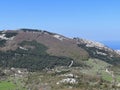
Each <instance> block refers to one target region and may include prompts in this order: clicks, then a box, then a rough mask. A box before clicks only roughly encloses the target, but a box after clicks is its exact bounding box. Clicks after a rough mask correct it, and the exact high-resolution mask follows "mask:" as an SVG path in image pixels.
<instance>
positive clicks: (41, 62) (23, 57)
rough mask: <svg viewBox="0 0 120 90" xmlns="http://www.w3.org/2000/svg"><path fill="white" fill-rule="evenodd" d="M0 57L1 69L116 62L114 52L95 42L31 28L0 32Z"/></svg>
mask: <svg viewBox="0 0 120 90" xmlns="http://www.w3.org/2000/svg"><path fill="white" fill-rule="evenodd" d="M0 54H1V60H0V61H1V66H4V67H21V68H28V69H30V70H31V69H34V70H36V69H37V70H41V69H45V68H52V67H55V66H58V65H60V66H69V64H70V63H71V61H73V66H83V65H82V64H83V63H82V61H84V60H88V59H89V58H97V59H99V60H102V61H105V62H107V63H110V64H113V65H116V64H119V63H120V62H119V59H120V56H119V54H118V53H116V52H115V51H114V50H112V49H110V48H108V47H107V46H105V45H103V44H100V43H98V42H93V41H89V40H85V39H79V38H74V39H71V38H67V37H65V36H62V35H59V34H56V33H51V32H48V31H42V30H34V29H20V30H6V31H1V32H0Z"/></svg>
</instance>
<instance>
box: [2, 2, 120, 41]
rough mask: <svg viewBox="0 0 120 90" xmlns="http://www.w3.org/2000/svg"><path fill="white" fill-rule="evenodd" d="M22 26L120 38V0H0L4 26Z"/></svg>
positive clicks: (70, 35) (62, 32)
mask: <svg viewBox="0 0 120 90" xmlns="http://www.w3.org/2000/svg"><path fill="white" fill-rule="evenodd" d="M18 28H37V29H45V30H48V31H52V32H56V33H60V34H63V35H65V36H69V37H74V36H75V37H83V38H87V39H91V40H97V41H120V38H119V36H120V35H119V34H120V0H0V30H3V29H18Z"/></svg>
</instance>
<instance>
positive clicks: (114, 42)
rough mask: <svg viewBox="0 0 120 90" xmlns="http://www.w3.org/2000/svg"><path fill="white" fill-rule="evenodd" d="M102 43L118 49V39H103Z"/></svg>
mask: <svg viewBox="0 0 120 90" xmlns="http://www.w3.org/2000/svg"><path fill="white" fill-rule="evenodd" d="M102 43H103V44H105V45H106V46H108V47H110V48H112V49H115V50H120V41H103V42H102Z"/></svg>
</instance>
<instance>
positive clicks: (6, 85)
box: [0, 81, 16, 90]
mask: <svg viewBox="0 0 120 90" xmlns="http://www.w3.org/2000/svg"><path fill="white" fill-rule="evenodd" d="M15 89H16V85H15V84H13V83H12V82H8V81H1V82H0V90H15Z"/></svg>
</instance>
